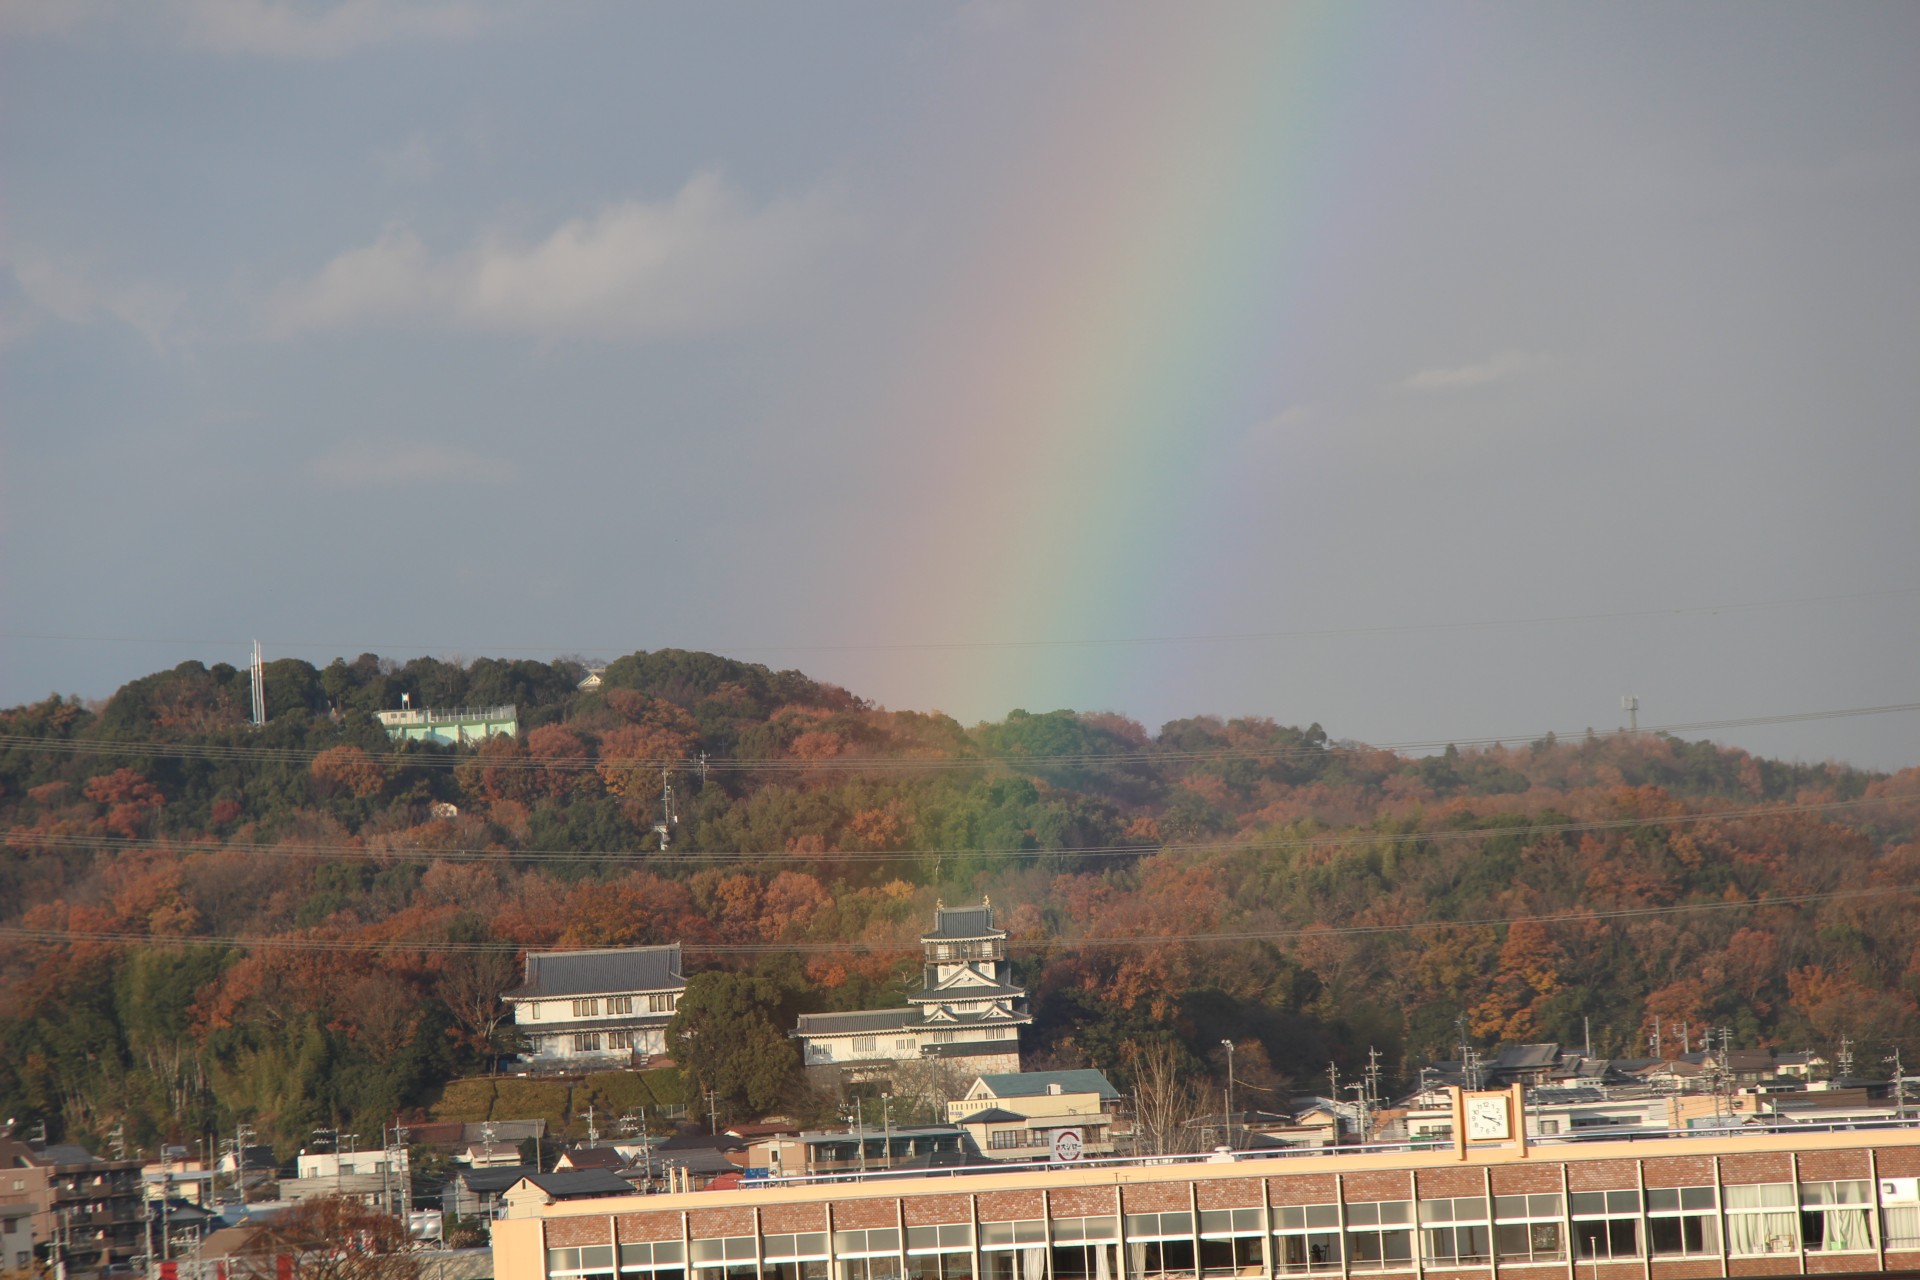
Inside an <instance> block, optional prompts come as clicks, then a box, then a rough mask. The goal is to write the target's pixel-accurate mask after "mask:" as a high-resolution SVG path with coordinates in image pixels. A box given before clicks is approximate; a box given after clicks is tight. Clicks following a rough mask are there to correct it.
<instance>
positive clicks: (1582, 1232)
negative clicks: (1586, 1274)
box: [1572, 1191, 1640, 1261]
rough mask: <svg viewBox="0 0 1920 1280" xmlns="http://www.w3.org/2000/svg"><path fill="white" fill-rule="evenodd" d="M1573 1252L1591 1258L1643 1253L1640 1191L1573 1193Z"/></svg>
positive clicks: (1632, 1256)
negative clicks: (1641, 1247)
mask: <svg viewBox="0 0 1920 1280" xmlns="http://www.w3.org/2000/svg"><path fill="white" fill-rule="evenodd" d="M1572 1199H1573V1254H1574V1256H1575V1257H1576V1258H1579V1259H1580V1260H1582V1261H1585V1260H1587V1259H1589V1258H1595V1259H1598V1258H1637V1257H1639V1256H1640V1193H1639V1192H1638V1191H1576V1192H1574V1193H1573V1197H1572Z"/></svg>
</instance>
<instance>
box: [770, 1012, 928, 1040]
mask: <svg viewBox="0 0 1920 1280" xmlns="http://www.w3.org/2000/svg"><path fill="white" fill-rule="evenodd" d="M919 1023H920V1011H919V1010H918V1009H860V1010H857V1011H854V1012H851V1013H803V1014H801V1015H800V1025H799V1026H798V1027H797V1028H795V1034H797V1035H803V1036H850V1035H862V1034H868V1033H872V1032H875V1031H897V1030H900V1029H902V1028H904V1027H908V1026H918V1025H919Z"/></svg>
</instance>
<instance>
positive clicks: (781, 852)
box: [0, 794, 1920, 866]
mask: <svg viewBox="0 0 1920 1280" xmlns="http://www.w3.org/2000/svg"><path fill="white" fill-rule="evenodd" d="M1916 800H1920V794H1907V795H1888V796H1861V797H1858V798H1855V799H1852V800H1828V801H1823V802H1820V803H1817V804H1779V805H1761V806H1755V807H1751V808H1746V809H1724V810H1715V811H1711V812H1706V813H1683V814H1659V815H1654V816H1649V817H1630V818H1595V819H1588V820H1585V821H1579V822H1559V823H1553V822H1545V823H1532V824H1528V825H1524V826H1490V827H1458V828H1456V827H1446V828H1441V829H1438V830H1421V831H1378V832H1363V833H1353V834H1340V835H1325V836H1292V837H1282V838H1278V839H1271V840H1227V841H1215V842H1205V841H1169V842H1165V843H1157V844H1114V845H1086V846H1081V847H1079V848H1072V849H1031V848H1024V847H1008V848H972V847H966V846H952V847H949V848H937V849H896V850H849V851H844V852H822V853H819V854H797V853H793V852H790V851H788V850H785V849H777V850H775V849H768V850H704V851H702V850H667V851H661V850H656V849H627V850H619V851H612V852H608V851H596V852H583V851H576V850H569V849H519V850H508V849H496V848H474V847H471V846H460V847H450V848H449V847H421V848H414V849H405V848H399V849H394V848H389V849H378V848H368V847H366V846H364V845H346V844H311V843H299V842H276V843H267V842H264V841H223V842H220V843H212V842H202V841H193V840H179V841H176V840H167V839H163V838H160V839H140V838H128V837H123V836H86V835H73V834H70V833H65V832H57V831H44V832H43V831H33V830H28V829H25V828H16V829H15V830H13V831H11V832H8V833H7V834H6V836H5V837H4V838H3V839H0V843H5V844H7V845H10V846H12V847H14V848H21V847H23V846H30V847H34V848H43V849H80V850H92V851H96V852H102V853H130V852H162V853H175V854H181V855H186V854H196V853H198V854H217V853H244V854H247V855H249V856H255V857H274V858H331V859H334V860H338V861H369V862H415V861H427V860H433V861H448V862H473V863H505V864H518V863H541V862H560V863H580V862H607V863H626V862H631V863H635V864H639V865H641V866H658V865H662V864H665V865H675V866H712V865H721V866H735V865H748V864H754V863H765V862H785V863H797V864H806V863H808V862H815V861H817V862H824V863H849V862H851V863H893V862H927V861H934V860H943V859H947V858H968V857H973V858H1008V859H1031V860H1035V861H1043V860H1047V859H1067V860H1077V859H1094V858H1115V857H1144V856H1149V855H1152V854H1156V853H1172V854H1185V853H1265V852H1280V851H1288V850H1294V851H1298V850H1308V849H1329V848H1379V847H1381V846H1395V845H1397V846H1404V845H1417V844H1445V843H1450V842H1455V841H1473V840H1488V839H1493V838H1496V837H1502V836H1504V837H1535V836H1559V835H1582V834H1590V833H1593V832H1600V831H1625V830H1637V829H1641V828H1646V827H1679V826H1692V825H1698V824H1703V823H1710V822H1739V821H1748V820H1752V819H1756V818H1772V817H1785V816H1797V815H1801V814H1815V813H1834V812H1841V811H1845V810H1850V809H1860V808H1867V807H1871V806H1875V805H1893V804H1901V803H1910V802H1913V801H1916Z"/></svg>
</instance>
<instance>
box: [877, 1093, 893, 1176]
mask: <svg viewBox="0 0 1920 1280" xmlns="http://www.w3.org/2000/svg"><path fill="white" fill-rule="evenodd" d="M880 1125H881V1132H882V1133H883V1134H884V1135H885V1137H884V1138H883V1141H884V1142H885V1143H886V1146H885V1147H884V1148H883V1150H884V1151H885V1152H886V1157H885V1159H884V1160H883V1161H882V1166H883V1167H884V1168H886V1169H887V1170H888V1171H889V1172H891V1171H892V1169H893V1095H892V1094H890V1093H883V1094H881V1095H880Z"/></svg>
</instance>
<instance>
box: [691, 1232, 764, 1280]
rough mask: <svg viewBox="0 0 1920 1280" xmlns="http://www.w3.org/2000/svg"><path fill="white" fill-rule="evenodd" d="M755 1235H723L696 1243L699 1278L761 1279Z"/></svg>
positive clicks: (715, 1279) (708, 1279)
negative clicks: (755, 1255)
mask: <svg viewBox="0 0 1920 1280" xmlns="http://www.w3.org/2000/svg"><path fill="white" fill-rule="evenodd" d="M753 1246H754V1238H753V1237H752V1236H721V1237H720V1238H718V1239H715V1240H695V1241H694V1242H693V1251H692V1252H693V1274H694V1276H695V1277H696V1278H697V1280H757V1277H758V1276H759V1273H760V1268H759V1265H758V1264H757V1263H756V1262H755V1261H754V1248H753Z"/></svg>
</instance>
